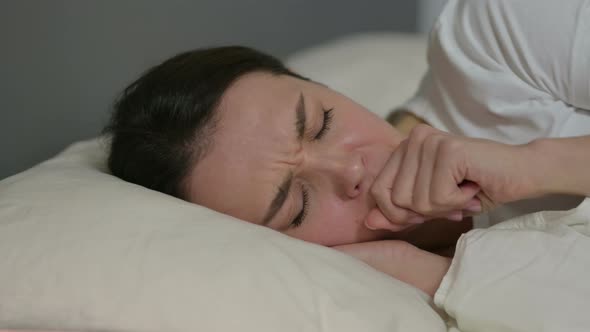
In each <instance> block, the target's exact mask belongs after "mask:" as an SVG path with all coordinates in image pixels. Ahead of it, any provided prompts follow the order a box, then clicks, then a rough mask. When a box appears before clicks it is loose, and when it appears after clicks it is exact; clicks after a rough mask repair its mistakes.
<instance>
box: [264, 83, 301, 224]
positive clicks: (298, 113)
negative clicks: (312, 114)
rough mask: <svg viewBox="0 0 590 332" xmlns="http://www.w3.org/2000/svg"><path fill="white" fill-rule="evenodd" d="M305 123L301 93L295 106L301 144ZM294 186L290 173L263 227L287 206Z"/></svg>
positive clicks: (297, 133) (273, 201) (270, 207)
mask: <svg viewBox="0 0 590 332" xmlns="http://www.w3.org/2000/svg"><path fill="white" fill-rule="evenodd" d="M305 122H306V115H305V98H304V97H303V93H300V94H299V100H298V101H297V105H296V106H295V134H296V135H297V140H298V141H299V142H301V141H302V140H303V136H304V135H305ZM292 184H293V173H292V172H289V174H287V176H285V178H284V179H283V181H282V182H281V185H280V186H279V189H278V191H277V194H276V195H275V197H274V198H273V200H272V202H271V203H270V206H269V208H268V210H267V212H266V215H265V217H264V219H263V220H262V225H265V226H267V225H268V224H269V223H270V221H271V220H272V219H273V218H274V217H275V216H276V215H277V213H278V212H279V211H280V210H281V208H282V207H283V204H285V201H286V200H287V196H288V194H289V191H290V190H291V185H292Z"/></svg>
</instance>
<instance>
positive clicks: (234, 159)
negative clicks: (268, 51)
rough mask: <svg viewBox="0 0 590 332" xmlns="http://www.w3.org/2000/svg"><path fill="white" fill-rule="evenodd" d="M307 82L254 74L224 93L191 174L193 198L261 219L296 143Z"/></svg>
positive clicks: (240, 214)
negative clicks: (297, 115)
mask: <svg viewBox="0 0 590 332" xmlns="http://www.w3.org/2000/svg"><path fill="white" fill-rule="evenodd" d="M304 84H305V81H302V80H298V79H295V78H292V77H288V76H274V75H270V74H264V73H253V74H248V75H246V76H244V77H242V78H240V79H238V80H237V81H236V82H235V83H234V84H233V85H232V86H231V87H230V88H229V89H228V90H227V91H226V92H225V94H224V96H223V97H222V99H221V102H220V104H219V109H218V116H219V121H218V122H217V125H216V129H215V130H214V133H213V139H212V141H213V144H212V147H211V150H210V151H209V152H208V153H207V154H206V155H205V157H204V158H203V160H201V161H199V163H198V164H197V165H196V166H195V168H194V169H193V172H192V173H191V174H190V176H189V182H190V186H189V188H190V189H189V191H190V200H191V201H193V202H195V203H198V204H201V205H204V206H207V207H210V208H212V209H215V210H218V211H221V212H223V213H227V214H230V215H233V216H236V217H238V218H241V219H244V220H247V221H259V220H261V219H262V217H263V214H264V213H265V212H266V209H267V208H268V205H269V204H270V202H271V200H272V198H273V197H274V195H275V194H276V190H277V187H278V185H279V184H280V182H281V181H282V180H283V177H284V176H285V175H286V174H287V172H288V169H289V167H288V164H289V160H288V158H289V156H292V155H293V152H294V151H295V150H296V149H297V148H298V146H297V144H296V132H295V105H296V103H297V101H298V99H299V96H300V94H301V92H302V89H303V87H304V86H303V85H304Z"/></svg>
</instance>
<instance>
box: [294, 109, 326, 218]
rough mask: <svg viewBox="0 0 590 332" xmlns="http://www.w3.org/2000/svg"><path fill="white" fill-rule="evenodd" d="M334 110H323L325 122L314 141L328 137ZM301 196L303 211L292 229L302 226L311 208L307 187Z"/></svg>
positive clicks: (298, 215)
mask: <svg viewBox="0 0 590 332" xmlns="http://www.w3.org/2000/svg"><path fill="white" fill-rule="evenodd" d="M333 110H334V109H333V108H330V109H324V110H323V113H324V121H323V123H322V128H321V129H320V131H319V132H318V133H317V134H316V135H315V137H314V138H313V139H314V140H319V139H321V138H322V137H324V135H326V133H327V132H328V130H330V124H331V123H332V118H333V116H334V115H333V113H332V111H333ZM301 195H302V196H303V199H302V202H303V206H302V207H301V211H299V213H298V214H297V216H296V217H295V219H293V221H292V222H291V227H293V228H297V227H299V226H301V224H302V223H303V221H304V220H305V217H306V216H307V210H308V207H309V193H308V191H307V189H306V188H305V187H303V189H302V192H301Z"/></svg>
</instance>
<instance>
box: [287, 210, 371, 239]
mask: <svg viewBox="0 0 590 332" xmlns="http://www.w3.org/2000/svg"><path fill="white" fill-rule="evenodd" d="M322 203H323V204H320V203H318V204H317V208H315V209H314V211H313V212H312V213H310V214H309V215H308V218H307V220H306V221H305V223H304V224H303V225H301V226H300V227H299V228H296V229H293V230H290V231H288V232H287V234H288V235H290V236H293V237H296V238H299V239H301V240H304V241H308V242H313V243H316V244H320V245H324V246H335V245H341V244H349V243H357V242H362V241H367V240H371V239H373V236H372V234H371V233H372V231H370V230H369V229H367V228H365V227H364V225H363V224H362V221H361V218H362V217H361V216H360V215H359V212H360V211H362V209H359V207H358V206H356V207H355V206H353V205H352V204H351V203H352V202H348V203H347V202H342V201H337V199H335V200H334V201H329V200H324V201H323V202H322Z"/></svg>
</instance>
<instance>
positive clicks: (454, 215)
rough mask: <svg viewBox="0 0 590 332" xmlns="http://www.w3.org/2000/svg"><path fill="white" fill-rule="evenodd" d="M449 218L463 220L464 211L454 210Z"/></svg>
mask: <svg viewBox="0 0 590 332" xmlns="http://www.w3.org/2000/svg"><path fill="white" fill-rule="evenodd" d="M447 219H448V220H452V221H461V220H463V213H462V212H461V211H456V212H453V213H451V214H449V215H447Z"/></svg>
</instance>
